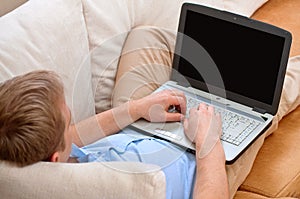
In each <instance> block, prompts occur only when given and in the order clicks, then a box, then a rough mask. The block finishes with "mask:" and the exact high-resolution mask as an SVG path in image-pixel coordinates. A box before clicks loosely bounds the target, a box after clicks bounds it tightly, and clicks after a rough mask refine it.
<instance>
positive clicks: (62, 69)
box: [0, 0, 95, 122]
mask: <svg viewBox="0 0 300 199" xmlns="http://www.w3.org/2000/svg"><path fill="white" fill-rule="evenodd" d="M0 27H1V30H2V31H0V69H1V70H0V81H5V80H7V79H9V78H11V77H13V76H16V75H19V74H24V73H26V72H29V71H32V70H37V69H48V70H54V71H56V72H57V73H58V74H59V75H60V76H61V77H62V80H63V82H64V86H65V94H66V101H67V104H68V106H69V107H70V109H71V110H72V113H73V115H72V116H73V121H74V122H78V121H80V120H82V119H84V118H87V117H89V116H91V115H93V114H94V112H95V111H94V100H93V94H92V87H91V70H90V60H89V56H88V54H89V49H88V40H87V37H88V36H87V31H86V28H85V22H84V18H83V15H82V5H81V1H80V0H65V1H62V0H53V1H46V0H42V1H40V0H32V1H28V2H27V3H25V4H23V5H22V6H21V7H19V8H17V9H16V10H14V11H13V12H11V13H9V14H7V15H4V16H2V17H1V18H0ZM4 30H5V31H4ZM82 82H84V84H83V83H82Z"/></svg>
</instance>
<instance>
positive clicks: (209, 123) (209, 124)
mask: <svg viewBox="0 0 300 199" xmlns="http://www.w3.org/2000/svg"><path fill="white" fill-rule="evenodd" d="M184 129H185V133H186V135H187V137H188V138H189V139H190V140H191V141H192V142H194V143H195V145H196V151H197V152H198V156H199V157H200V158H202V157H204V156H206V155H207V154H208V153H209V152H210V151H211V150H212V149H213V148H214V146H215V144H216V143H217V142H218V141H219V140H220V135H221V133H222V127H221V117H220V115H219V114H215V112H214V108H213V107H212V106H207V105H205V104H203V103H201V104H200V105H199V107H197V108H191V109H190V113H189V118H188V119H185V121H184Z"/></svg>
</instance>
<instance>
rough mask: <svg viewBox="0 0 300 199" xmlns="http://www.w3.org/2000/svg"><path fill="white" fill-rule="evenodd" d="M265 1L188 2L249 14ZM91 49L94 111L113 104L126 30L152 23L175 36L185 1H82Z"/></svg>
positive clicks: (216, 0) (195, 0) (215, 0)
mask: <svg viewBox="0 0 300 199" xmlns="http://www.w3.org/2000/svg"><path fill="white" fill-rule="evenodd" d="M266 1H267V0H255V1H247V0H243V1H241V0H234V1H233V0H226V1H224V0H214V1H207V0H192V1H189V2H193V3H200V4H205V5H208V6H212V7H216V8H220V9H224V10H229V11H232V12H236V13H238V14H241V15H245V16H251V14H253V13H254V12H255V11H256V9H257V8H259V7H260V6H261V5H262V4H264V3H265V2H266ZM82 2H83V6H84V15H85V19H86V24H87V31H88V35H89V46H90V50H91V66H92V82H93V92H94V96H95V103H96V112H102V111H105V110H107V109H109V108H111V107H112V97H111V94H112V90H113V87H114V84H115V75H116V72H117V69H118V63H119V59H120V56H121V53H122V48H123V44H124V42H125V40H126V38H127V35H128V33H129V31H131V30H132V29H134V28H137V27H139V26H154V27H156V28H160V29H165V30H167V31H172V32H173V33H174V34H175V35H176V31H177V23H178V21H179V14H180V7H181V5H182V3H183V2H186V0H164V1H160V0H139V1H135V0H130V1H122V0H110V1H100V0H98V1H94V0H82Z"/></svg>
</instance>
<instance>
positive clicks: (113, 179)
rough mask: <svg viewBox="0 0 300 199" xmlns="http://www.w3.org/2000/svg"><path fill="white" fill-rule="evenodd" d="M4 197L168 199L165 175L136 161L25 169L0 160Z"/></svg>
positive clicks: (47, 164) (41, 165) (43, 165)
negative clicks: (166, 196)
mask: <svg viewBox="0 0 300 199" xmlns="http://www.w3.org/2000/svg"><path fill="white" fill-rule="evenodd" d="M0 176H1V178H0V193H1V198H14V199H18V198H22V199H34V198H47V199H52V198H53V199H60V198H61V199H63V198H72V199H82V198H88V199H96V198H132V199H138V198H141V197H142V198H149V199H152V198H161V199H164V198H165V192H166V191H165V176H164V174H163V172H162V171H161V170H160V169H159V168H158V167H157V166H154V165H145V164H142V163H133V162H121V163H120V162H110V163H109V162H107V163H98V162H97V163H96V162H95V163H81V164H78V163H50V162H40V163H36V164H34V165H31V166H27V167H24V168H19V167H15V166H12V165H10V164H8V163H6V162H3V161H2V162H1V161H0Z"/></svg>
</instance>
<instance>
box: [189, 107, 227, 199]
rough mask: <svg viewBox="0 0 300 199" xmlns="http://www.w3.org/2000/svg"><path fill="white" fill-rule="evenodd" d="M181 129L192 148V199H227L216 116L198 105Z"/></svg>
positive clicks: (219, 122)
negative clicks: (194, 151)
mask: <svg viewBox="0 0 300 199" xmlns="http://www.w3.org/2000/svg"><path fill="white" fill-rule="evenodd" d="M184 127H185V133H186V135H187V136H188V137H189V138H190V139H191V140H192V141H193V142H195V146H196V163H197V169H196V182H195V186H194V193H193V196H194V198H195V199H197V198H201V199H203V198H207V199H210V198H213V199H219V198H220V199H226V198H229V190H228V181H227V174H226V170H225V154H224V150H223V146H222V144H221V141H220V135H221V129H222V128H221V117H220V115H216V114H215V113H214V109H213V108H212V107H207V106H206V105H205V104H200V105H199V107H198V108H197V109H196V108H195V109H191V110H190V117H189V119H186V120H185V122H184Z"/></svg>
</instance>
